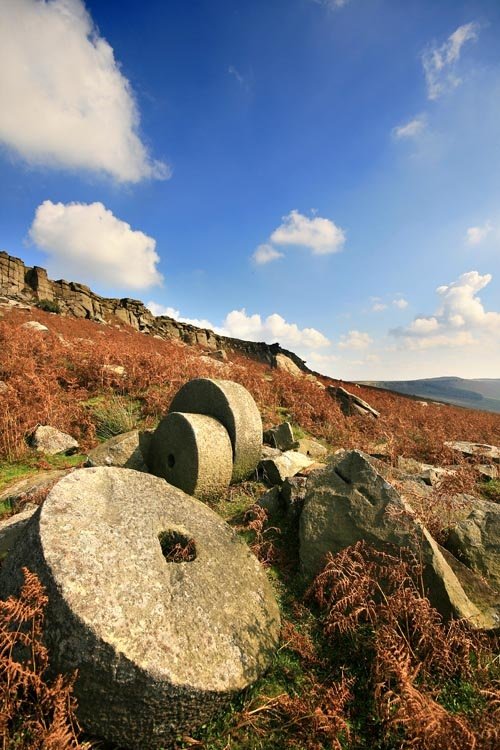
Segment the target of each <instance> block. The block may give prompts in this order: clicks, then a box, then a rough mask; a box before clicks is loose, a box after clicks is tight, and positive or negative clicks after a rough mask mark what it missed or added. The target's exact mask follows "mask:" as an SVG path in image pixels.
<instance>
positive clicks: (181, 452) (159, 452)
mask: <svg viewBox="0 0 500 750" xmlns="http://www.w3.org/2000/svg"><path fill="white" fill-rule="evenodd" d="M148 465H149V469H150V471H151V473H152V474H156V476H158V477H163V479H166V480H167V482H169V483H170V484H173V485H174V487H179V488H180V489H181V490H184V492H187V493H188V495H195V497H197V498H199V499H200V500H213V499H216V498H218V497H220V496H221V495H222V493H224V492H225V491H226V490H227V488H228V487H229V482H230V481H231V475H232V472H233V450H232V447H231V441H230V439H229V435H228V432H227V430H226V428H225V427H223V425H222V424H221V423H220V422H218V421H217V420H216V419H214V418H213V417H207V416H206V415H205V414H184V413H183V414H181V413H180V412H170V414H167V416H166V417H163V419H162V420H161V421H160V424H159V425H158V427H157V428H156V430H155V431H154V433H153V437H152V438H151V445H150V448H149V455H148Z"/></svg>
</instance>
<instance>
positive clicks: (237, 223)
mask: <svg viewBox="0 0 500 750" xmlns="http://www.w3.org/2000/svg"><path fill="white" fill-rule="evenodd" d="M499 39H500V4H499V3H498V1H497V0H490V1H487V0H484V1H480V0H478V1H476V2H471V1H469V2H460V1H459V0H450V1H449V2H447V1H446V0H440V2H438V3H437V2H435V1H434V0H418V1H417V0H405V2H404V3H402V2H400V0H347V2H341V1H339V0H337V2H335V1H333V0H332V1H330V2H329V1H328V0H324V1H323V0H280V1H277V0H276V1H273V0H253V2H251V3H250V2H238V1H237V0H233V2H228V1H227V0H226V2H223V1H222V0H220V1H219V0H199V1H198V2H190V3H186V2H185V1H184V2H182V1H181V0H179V1H175V2H174V1H168V0H164V1H162V2H160V1H155V2H151V1H150V0H144V1H143V2H142V3H138V2H136V1H134V2H132V1H131V0H122V1H121V2H112V1H110V0H106V1H104V0H89V1H88V2H86V3H85V4H84V3H83V2H81V0H49V1H48V2H40V0H2V3H1V4H0V62H1V65H0V97H1V98H0V191H1V192H0V227H1V233H0V248H1V249H5V250H7V252H9V253H11V254H13V255H18V256H20V257H22V258H23V259H24V260H25V261H26V262H27V263H28V264H38V265H42V266H45V267H48V269H49V271H50V274H51V276H53V277H55V278H61V277H64V278H67V279H74V280H77V281H80V282H84V283H87V284H89V285H90V286H92V288H94V289H96V290H97V291H99V292H100V293H102V294H106V295H110V296H132V297H136V298H140V299H143V300H144V301H145V302H148V303H151V307H152V309H153V310H154V311H155V312H157V313H160V312H165V313H167V314H171V315H174V316H175V317H180V318H183V319H188V320H193V321H195V322H196V321H203V324H206V325H210V326H211V327H214V328H215V329H216V330H221V331H223V332H225V333H228V334H229V335H233V336H240V337H242V338H251V339H256V340H267V341H269V342H270V343H272V342H273V341H279V342H280V343H281V344H282V345H283V346H285V347H288V348H290V349H293V350H294V351H296V352H297V353H299V354H300V355H301V356H303V357H305V358H306V359H307V361H308V363H309V364H310V366H312V367H313V368H314V369H317V370H319V371H322V372H325V373H328V374H331V375H333V376H337V377H341V378H345V379H351V378H352V379H363V380H368V379H398V378H412V377H415V378H416V377H430V376H438V375H460V376H463V377H500V346H499V339H500V179H499V175H500V44H499Z"/></svg>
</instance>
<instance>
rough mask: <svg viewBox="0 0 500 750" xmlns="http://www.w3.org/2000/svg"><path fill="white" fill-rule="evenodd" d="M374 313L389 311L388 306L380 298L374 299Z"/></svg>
mask: <svg viewBox="0 0 500 750" xmlns="http://www.w3.org/2000/svg"><path fill="white" fill-rule="evenodd" d="M371 309H372V312H382V311H383V310H387V305H386V304H385V302H382V300H381V299H380V297H372V307H371Z"/></svg>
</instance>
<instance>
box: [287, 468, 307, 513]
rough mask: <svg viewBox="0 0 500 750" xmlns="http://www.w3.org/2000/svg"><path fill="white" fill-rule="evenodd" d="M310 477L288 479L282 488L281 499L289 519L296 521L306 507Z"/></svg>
mask: <svg viewBox="0 0 500 750" xmlns="http://www.w3.org/2000/svg"><path fill="white" fill-rule="evenodd" d="M307 482H308V477H297V476H296V477H288V479H285V481H284V482H283V485H282V487H281V498H282V502H283V503H284V506H285V509H286V515H287V518H288V519H289V520H291V521H296V520H297V519H298V518H299V517H300V514H301V513H302V509H303V507H304V500H305V497H306V492H307Z"/></svg>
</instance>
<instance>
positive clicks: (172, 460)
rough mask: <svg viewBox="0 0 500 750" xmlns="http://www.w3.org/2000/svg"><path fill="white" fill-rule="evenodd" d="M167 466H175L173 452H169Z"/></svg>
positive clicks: (170, 467)
mask: <svg viewBox="0 0 500 750" xmlns="http://www.w3.org/2000/svg"><path fill="white" fill-rule="evenodd" d="M167 466H168V468H169V469H173V468H174V466H175V456H174V454H173V453H169V454H168V456H167Z"/></svg>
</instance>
